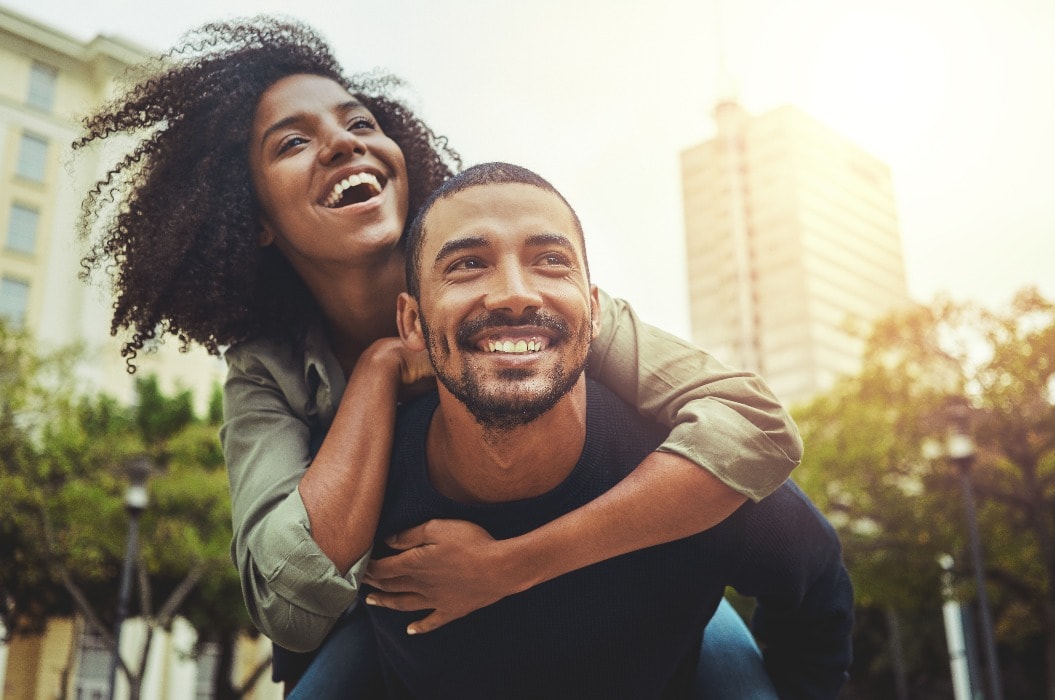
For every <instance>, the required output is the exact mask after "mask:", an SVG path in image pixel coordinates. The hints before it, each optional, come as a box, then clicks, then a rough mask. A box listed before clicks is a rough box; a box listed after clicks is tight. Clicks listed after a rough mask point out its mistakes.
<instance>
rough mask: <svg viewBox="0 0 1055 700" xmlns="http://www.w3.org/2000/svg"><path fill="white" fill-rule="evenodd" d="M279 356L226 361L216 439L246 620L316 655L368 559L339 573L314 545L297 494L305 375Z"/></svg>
mask: <svg viewBox="0 0 1055 700" xmlns="http://www.w3.org/2000/svg"><path fill="white" fill-rule="evenodd" d="M283 359H284V358H282V357H281V356H277V355H276V356H275V357H272V356H270V355H267V354H263V353H254V352H252V351H251V350H250V349H248V348H235V349H232V350H230V351H228V353H227V363H228V375H227V380H226V382H225V384H224V394H223V398H224V424H223V427H222V428H221V430H220V440H221V443H222V444H223V450H224V457H225V459H226V462H227V473H228V478H229V480H230V487H231V513H232V524H233V528H234V539H233V540H232V543H231V556H232V559H233V560H234V563H235V566H237V567H238V572H239V577H240V579H241V582H242V593H243V596H244V598H245V602H246V607H247V608H248V610H249V615H250V618H251V619H252V620H253V623H254V624H255V625H256V626H257V627H258V628H259V629H260V631H261V632H263V633H264V634H266V635H267V636H268V637H270V638H271V639H272V640H273V641H274V642H276V643H277V644H279V645H281V646H283V647H285V648H287V649H290V650H292V651H308V650H311V649H314V648H316V647H317V646H318V645H319V644H320V643H321V642H322V640H323V638H324V637H325V636H326V634H327V633H328V632H329V630H330V629H331V627H332V626H333V624H334V623H335V622H336V620H337V618H338V617H339V616H340V615H341V613H343V612H344V611H345V610H347V609H348V607H349V606H351V605H353V604H354V603H355V600H356V596H357V593H358V590H359V579H360V576H361V575H362V573H363V571H364V570H365V567H366V564H367V562H368V561H369V552H367V553H366V554H365V555H364V556H363V557H362V559H360V560H359V561H358V562H356V563H355V564H354V565H353V566H352V567H351V569H350V570H349V571H348V572H347V573H346V574H342V573H341V572H340V571H338V570H337V568H336V566H334V564H333V562H332V561H331V560H330V559H329V557H327V556H326V555H325V554H324V553H323V552H322V551H321V550H320V549H319V547H318V546H317V545H316V544H315V541H314V539H312V536H311V526H310V523H309V520H308V514H307V511H306V510H305V507H304V502H303V500H301V497H300V492H299V491H298V489H297V486H298V484H299V483H300V479H301V477H302V476H303V475H304V471H305V470H306V469H307V467H308V465H309V463H310V461H311V442H310V441H311V429H310V426H309V424H308V417H307V415H306V414H305V409H304V407H305V406H309V405H311V404H312V402H313V401H314V400H315V399H314V397H312V396H309V395H308V389H307V384H306V382H304V380H303V378H302V376H301V375H302V374H303V370H302V369H301V368H302V367H303V365H302V364H301V368H298V367H297V363H296V362H294V361H292V359H290V361H288V362H283V361H282V360H283Z"/></svg>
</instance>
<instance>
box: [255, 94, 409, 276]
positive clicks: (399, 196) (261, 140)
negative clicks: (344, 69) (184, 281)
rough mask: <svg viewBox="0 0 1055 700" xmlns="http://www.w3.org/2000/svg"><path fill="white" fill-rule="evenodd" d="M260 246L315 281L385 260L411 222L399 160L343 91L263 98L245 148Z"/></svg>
mask: <svg viewBox="0 0 1055 700" xmlns="http://www.w3.org/2000/svg"><path fill="white" fill-rule="evenodd" d="M249 170H250V173H251V176H252V180H253V187H254V189H255V191H256V195H257V199H258V200H259V202H260V207H261V216H260V225H261V233H260V244H261V245H271V244H274V245H276V246H277V247H278V249H279V250H280V251H281V252H282V254H283V255H285V256H286V258H287V259H288V260H289V261H290V263H291V264H292V265H293V267H294V269H296V270H297V272H298V273H299V274H300V275H301V277H303V278H304V279H305V281H306V282H308V283H309V286H311V282H312V278H316V279H318V278H319V277H318V276H319V275H326V274H327V273H326V267H327V266H328V265H333V266H334V269H335V270H340V269H348V266H352V267H355V266H364V265H365V266H369V265H372V264H377V263H378V262H379V261H381V260H384V259H386V258H387V257H389V256H390V255H391V252H392V250H393V248H395V246H396V245H397V244H398V242H399V240H400V237H401V235H402V233H403V225H404V223H405V221H406V217H407V168H406V163H405V162H404V160H403V152H402V151H401V150H400V149H399V146H398V145H396V142H395V141H393V140H392V139H390V138H388V137H387V136H386V135H385V134H384V132H383V131H381V127H380V126H378V124H377V121H376V120H375V119H374V117H373V115H372V114H370V111H369V110H367V109H366V107H364V106H363V105H362V104H360V103H359V102H358V101H357V100H356V99H355V97H354V96H352V95H351V94H349V92H348V91H347V90H346V89H345V88H344V87H342V86H341V85H340V84H338V83H336V82H334V81H333V80H330V79H329V78H324V77H321V76H317V75H291V76H288V77H285V78H283V79H281V80H279V81H278V82H276V83H275V84H273V85H272V86H271V87H269V88H268V89H267V91H265V92H264V94H263V95H262V96H261V97H260V102H259V103H258V104H257V107H256V114H255V116H254V118H253V124H252V129H251V132H250V141H249Z"/></svg>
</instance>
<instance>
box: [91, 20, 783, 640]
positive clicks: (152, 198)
mask: <svg viewBox="0 0 1055 700" xmlns="http://www.w3.org/2000/svg"><path fill="white" fill-rule="evenodd" d="M398 88H399V82H398V81H397V80H395V79H393V78H391V77H386V76H378V75H373V76H360V77H357V78H355V79H352V80H349V79H348V78H346V77H345V76H344V74H343V72H342V70H341V68H340V66H339V64H338V63H337V61H336V60H335V58H334V57H333V55H332V52H331V51H330V49H329V47H328V46H327V45H326V44H325V42H323V41H322V40H321V39H320V38H319V37H318V36H317V35H316V34H315V33H314V32H312V31H311V30H309V29H308V28H306V27H303V26H301V25H298V24H296V23H290V22H282V21H276V20H273V19H268V18H256V19H253V20H248V21H234V22H230V23H222V24H212V25H206V26H204V27H202V28H200V29H199V30H196V31H195V32H192V33H190V34H189V35H188V36H187V37H186V38H185V42H184V44H183V45H182V46H180V47H177V48H176V49H174V50H173V51H172V52H170V54H169V55H168V56H166V57H164V58H162V59H159V62H158V65H157V67H156V71H155V72H154V74H153V75H151V76H149V77H147V78H145V79H143V80H142V81H141V82H139V83H138V84H136V85H134V86H133V87H132V88H131V89H130V90H129V91H128V92H127V93H126V94H125V95H123V96H121V97H120V98H119V99H118V100H117V101H116V102H114V103H113V104H111V105H110V106H108V107H106V108H104V109H103V110H102V111H100V112H99V113H97V114H95V115H94V116H92V117H90V118H89V119H87V120H86V122H85V125H86V129H87V133H86V135H84V136H83V137H82V138H81V139H80V140H78V141H77V142H76V143H75V147H84V146H87V145H88V144H90V143H92V142H95V141H101V140H106V139H108V138H110V137H112V136H115V135H117V134H128V133H132V134H137V135H140V136H143V138H142V139H141V140H139V141H138V142H137V143H136V144H134V146H133V147H132V148H131V150H129V151H128V152H127V153H126V154H125V155H124V157H123V158H122V159H121V160H120V161H118V163H117V164H116V165H115V166H114V168H113V169H112V170H111V171H110V172H109V174H108V175H107V176H106V177H105V178H104V179H103V180H102V181H100V182H99V183H98V184H97V185H96V187H95V188H94V189H93V190H92V191H91V192H90V193H89V195H88V197H87V199H86V201H85V205H84V217H83V219H82V223H81V226H82V231H83V232H84V233H85V234H88V235H89V236H90V234H92V233H93V232H97V233H98V234H99V237H98V238H96V239H95V240H94V241H93V247H92V248H91V250H90V252H89V254H88V255H87V256H86V257H85V260H84V263H85V266H86V268H88V269H89V270H92V269H102V268H107V267H110V266H112V267H113V269H114V270H115V271H116V277H115V280H114V287H115V292H116V302H115V305H114V318H113V322H112V330H113V331H114V332H117V330H118V329H128V330H131V332H132V338H131V340H130V341H129V342H128V343H126V345H125V348H124V354H125V356H126V357H127V358H128V361H129V362H130V363H131V362H133V361H134V358H135V354H136V352H137V351H138V350H140V349H142V347H143V345H144V343H145V342H147V341H149V340H150V339H152V338H154V337H155V336H156V335H157V334H158V333H161V334H173V335H176V336H177V337H178V338H179V339H180V341H181V342H183V343H184V344H187V343H191V342H196V343H199V344H201V345H203V346H204V347H205V348H206V349H207V350H209V351H210V352H212V353H219V351H220V349H221V347H223V346H230V347H229V349H228V350H227V352H226V358H227V362H228V365H229V374H228V379H227V382H226V384H225V387H224V411H225V424H224V427H223V429H222V432H221V439H222V441H223V446H224V454H225V457H226V460H227V465H228V471H229V475H230V482H231V499H232V518H233V524H234V541H233V544H232V555H233V558H234V560H235V563H236V565H237V566H238V569H239V574H240V577H241V581H242V587H243V593H244V595H245V599H246V604H247V606H248V609H249V613H250V616H251V617H252V619H253V621H254V623H255V624H256V625H257V626H258V627H259V628H260V629H261V630H262V631H264V633H265V634H267V635H268V636H269V637H271V638H272V640H273V641H275V642H276V644H278V645H280V646H283V647H286V648H288V649H293V650H298V651H308V650H312V649H315V648H316V647H318V646H319V644H320V643H321V642H322V640H323V638H324V637H325V636H326V634H327V633H328V632H330V630H331V629H332V628H333V627H334V625H335V624H336V623H337V621H338V620H340V619H342V614H343V613H344V612H345V611H346V610H347V609H348V608H349V607H350V606H352V604H353V603H354V602H355V599H356V594H357V590H358V585H359V582H360V580H362V578H363V576H364V572H365V570H366V567H367V564H368V562H369V550H370V544H371V542H372V538H373V532H374V528H375V526H376V519H377V515H378V512H379V509H380V504H381V498H382V495H383V491H384V483H385V477H386V473H387V466H388V456H389V450H390V443H391V440H392V430H393V425H394V416H395V410H396V403H397V399H398V394H399V392H400V390H401V388H403V387H404V386H405V385H407V384H412V383H413V382H414V381H415V380H417V379H419V378H420V374H421V370H420V369H419V368H420V367H421V366H422V363H423V362H424V358H415V357H412V356H408V355H407V353H406V352H405V351H404V350H403V348H402V346H401V344H400V343H399V341H398V340H397V339H396V338H395V313H394V308H395V304H394V302H395V298H396V295H397V294H398V293H399V292H400V291H402V290H403V287H404V279H403V275H404V272H403V266H404V261H403V249H402V235H403V229H404V226H405V225H406V224H407V223H408V220H409V219H408V213H409V214H410V215H412V214H413V212H414V211H416V208H417V206H418V205H419V203H420V202H421V201H422V200H423V198H424V197H425V195H427V194H428V192H429V191H431V190H432V189H433V188H434V187H436V186H437V185H438V184H439V183H440V182H442V181H443V180H444V179H445V178H446V177H448V176H449V175H450V173H451V172H452V169H453V168H455V167H457V166H458V165H459V159H458V156H457V154H456V153H455V152H454V151H452V150H451V149H450V148H449V147H447V145H446V142H445V140H444V139H443V138H441V137H437V136H435V135H434V134H433V133H432V131H431V130H429V129H428V127H426V126H425V125H424V124H423V123H422V122H421V121H420V120H419V119H417V118H416V117H415V116H414V115H413V114H412V113H410V111H409V110H407V109H406V108H405V107H403V106H402V105H401V104H400V103H399V102H398V101H397V100H396V99H395V98H394V97H393V94H394V92H395V91H396V90H397V89H398ZM111 200H112V201H114V202H116V203H117V206H113V207H107V206H101V205H103V204H104V203H106V202H108V201H111ZM602 303H603V309H602V313H603V320H602V325H603V328H602V333H601V337H599V338H598V340H597V341H595V343H594V345H593V346H592V349H591V373H592V374H593V375H594V376H595V377H596V378H598V379H599V380H601V381H602V382H604V383H606V384H608V385H609V386H610V387H611V388H612V389H614V390H615V391H616V392H617V393H619V394H620V395H621V396H623V398H624V399H626V400H628V401H630V402H631V403H633V404H635V405H637V406H638V407H639V409H640V410H642V411H643V412H645V413H646V414H648V415H651V416H653V417H654V418H655V419H656V420H658V421H661V422H663V423H665V424H667V425H670V426H672V427H673V432H672V433H671V438H670V439H669V440H668V442H667V443H665V444H664V446H663V448H661V451H658V452H656V453H654V454H653V455H651V456H650V457H649V458H648V459H647V460H646V461H645V462H643V463H642V464H641V465H640V466H639V467H638V468H637V470H635V471H634V473H633V474H632V475H631V476H630V477H628V478H627V479H626V480H625V481H624V482H623V483H621V484H620V485H619V486H618V487H617V488H616V489H613V490H612V491H611V492H609V493H608V494H607V495H606V497H605V498H602V499H599V500H597V501H595V502H593V503H592V504H590V505H589V506H587V507H584V508H583V509H580V510H579V511H575V512H573V513H570V514H569V515H567V516H565V517H564V518H561V519H560V520H557V521H554V522H553V523H550V524H549V525H547V526H546V527H544V528H540V529H539V530H537V531H535V532H533V533H529V534H528V535H525V536H523V537H521V538H516V539H515V540H505V541H494V540H490V539H489V538H482V539H481V537H480V535H479V533H477V532H475V531H473V530H472V528H466V527H464V525H465V524H464V523H456V522H446V523H438V524H436V526H435V527H431V528H430V529H429V531H428V536H427V537H426V538H425V539H424V540H423V539H422V532H421V531H420V529H418V531H413V532H409V533H406V535H405V537H403V538H402V540H401V541H400V542H399V543H397V545H396V546H397V547H398V548H400V549H407V550H408V551H406V552H404V553H403V554H401V555H398V556H396V557H392V558H391V559H389V560H386V562H387V565H386V568H384V569H382V568H381V567H378V569H376V570H373V571H372V572H371V574H370V575H371V579H370V580H371V583H373V584H374V585H375V586H376V587H378V588H379V589H381V590H382V591H386V593H384V594H381V595H379V596H378V598H377V599H376V600H374V601H372V602H374V603H377V604H382V605H383V604H391V603H392V601H393V600H395V598H396V597H398V596H407V595H414V596H417V599H418V600H420V601H421V603H422V606H421V607H422V609H429V610H433V612H432V613H430V614H429V615H428V616H427V617H426V618H424V619H423V620H421V621H419V622H417V623H415V628H414V629H413V630H411V631H413V632H418V633H424V632H428V631H430V630H431V629H434V628H435V627H436V626H439V625H441V624H444V623H446V622H449V621H450V620H452V619H455V618H457V617H460V616H462V615H465V614H467V613H469V612H471V611H472V610H475V609H478V608H480V607H482V606H484V605H488V604H490V603H492V602H494V601H495V600H498V599H500V598H502V597H504V596H506V595H509V594H511V593H515V592H517V591H518V590H524V589H525V588H528V587H531V586H533V585H535V584H537V583H540V582H542V581H545V580H547V579H549V578H553V577H554V576H558V575H561V574H563V573H566V572H568V571H571V570H574V569H577V568H580V567H582V566H586V565H589V564H592V563H595V562H597V561H601V560H603V559H606V558H610V557H612V556H616V555H618V554H621V553H624V552H627V551H632V550H636V549H639V548H642V547H646V546H650V545H653V544H657V543H660V542H666V541H670V540H672V539H676V538H679V537H684V536H687V535H689V534H693V533H695V532H699V531H701V530H704V529H706V528H708V527H710V526H711V525H713V524H715V523H717V522H719V521H720V520H722V519H723V518H724V517H726V516H727V515H728V514H729V513H731V512H732V511H733V510H735V509H736V508H737V507H738V506H739V505H740V504H741V503H742V502H743V501H744V500H745V498H746V497H752V498H761V497H762V496H764V495H766V494H767V493H768V492H769V491H771V490H772V489H773V488H775V487H776V486H777V485H778V484H779V483H781V482H782V481H783V480H784V478H786V476H787V475H788V473H789V472H790V470H791V469H792V468H793V467H794V465H795V464H796V463H797V461H798V459H799V457H800V455H801V442H800V441H799V438H798V434H797V431H796V430H795V428H794V425H793V424H792V423H791V422H790V419H789V418H788V416H787V415H786V413H785V412H784V411H783V410H782V409H781V407H780V405H779V403H778V402H777V401H776V400H775V399H774V397H773V396H772V394H771V393H770V392H769V391H768V389H767V388H766V387H765V386H764V385H763V384H762V383H761V382H760V380H758V379H757V378H756V377H754V376H752V375H749V374H744V373H734V372H730V371H728V370H727V369H725V368H724V367H722V366H721V365H720V364H718V363H716V362H715V361H714V360H713V359H712V358H710V357H709V356H707V355H706V354H705V353H702V352H700V351H699V350H697V349H695V348H692V347H690V346H688V345H687V344H685V343H682V342H680V341H678V340H676V339H674V338H672V337H671V336H667V335H665V334H663V333H661V332H660V331H657V330H656V329H653V328H650V327H648V326H645V325H643V324H641V323H640V321H638V319H637V318H636V316H635V315H634V314H633V312H632V311H631V310H630V309H629V307H627V306H626V304H625V303H623V302H621V301H616V300H612V299H609V298H607V297H605V298H604V299H603V302H602ZM701 467H702V468H701ZM723 482H724V483H723ZM725 484H729V485H730V486H732V487H734V488H735V489H736V490H733V489H731V488H729V487H728V486H726V485H725ZM738 491H739V492H738ZM401 567H402V568H401ZM411 569H413V570H414V571H416V572H417V573H415V574H410V573H408V572H409V571H410V570H411ZM393 581H398V582H399V584H398V585H393ZM646 594H647V592H646ZM344 619H347V618H344ZM344 624H345V623H343V622H342V625H344ZM338 629H339V630H340V629H345V627H340V628H338ZM335 634H337V632H335ZM284 658H285V657H284Z"/></svg>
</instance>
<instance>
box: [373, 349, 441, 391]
mask: <svg viewBox="0 0 1055 700" xmlns="http://www.w3.org/2000/svg"><path fill="white" fill-rule="evenodd" d="M378 363H380V364H381V365H382V366H384V367H386V368H387V369H386V370H385V371H386V372H392V373H394V375H395V376H397V377H398V380H399V384H398V386H399V391H398V398H399V400H400V401H406V400H408V399H412V398H414V397H415V396H419V395H421V394H423V393H425V392H426V391H428V390H430V389H434V388H435V387H436V375H435V374H434V373H433V371H432V363H430V362H429V356H428V353H426V352H425V351H424V350H410V349H408V348H407V346H406V345H405V344H404V343H403V341H402V340H400V339H399V338H381V339H379V340H375V341H374V342H373V344H371V346H370V347H369V348H368V349H367V350H366V352H365V353H363V358H361V359H360V364H362V365H364V366H375V365H376V364H378ZM357 367H358V365H357Z"/></svg>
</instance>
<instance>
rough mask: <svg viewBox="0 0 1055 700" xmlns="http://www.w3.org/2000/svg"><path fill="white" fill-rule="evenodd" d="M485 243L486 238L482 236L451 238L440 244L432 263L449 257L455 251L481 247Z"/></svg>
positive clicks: (434, 263)
mask: <svg viewBox="0 0 1055 700" xmlns="http://www.w3.org/2000/svg"><path fill="white" fill-rule="evenodd" d="M486 245H487V239H486V238H484V237H483V236H465V237H463V238H452V239H451V240H449V241H447V242H446V243H444V244H443V245H442V246H440V251H439V252H438V253H436V259H435V260H433V265H437V264H439V263H440V262H442V261H443V260H445V259H446V258H449V257H451V256H452V255H454V254H455V253H458V252H460V251H463V250H467V249H469V248H481V247H483V246H486Z"/></svg>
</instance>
